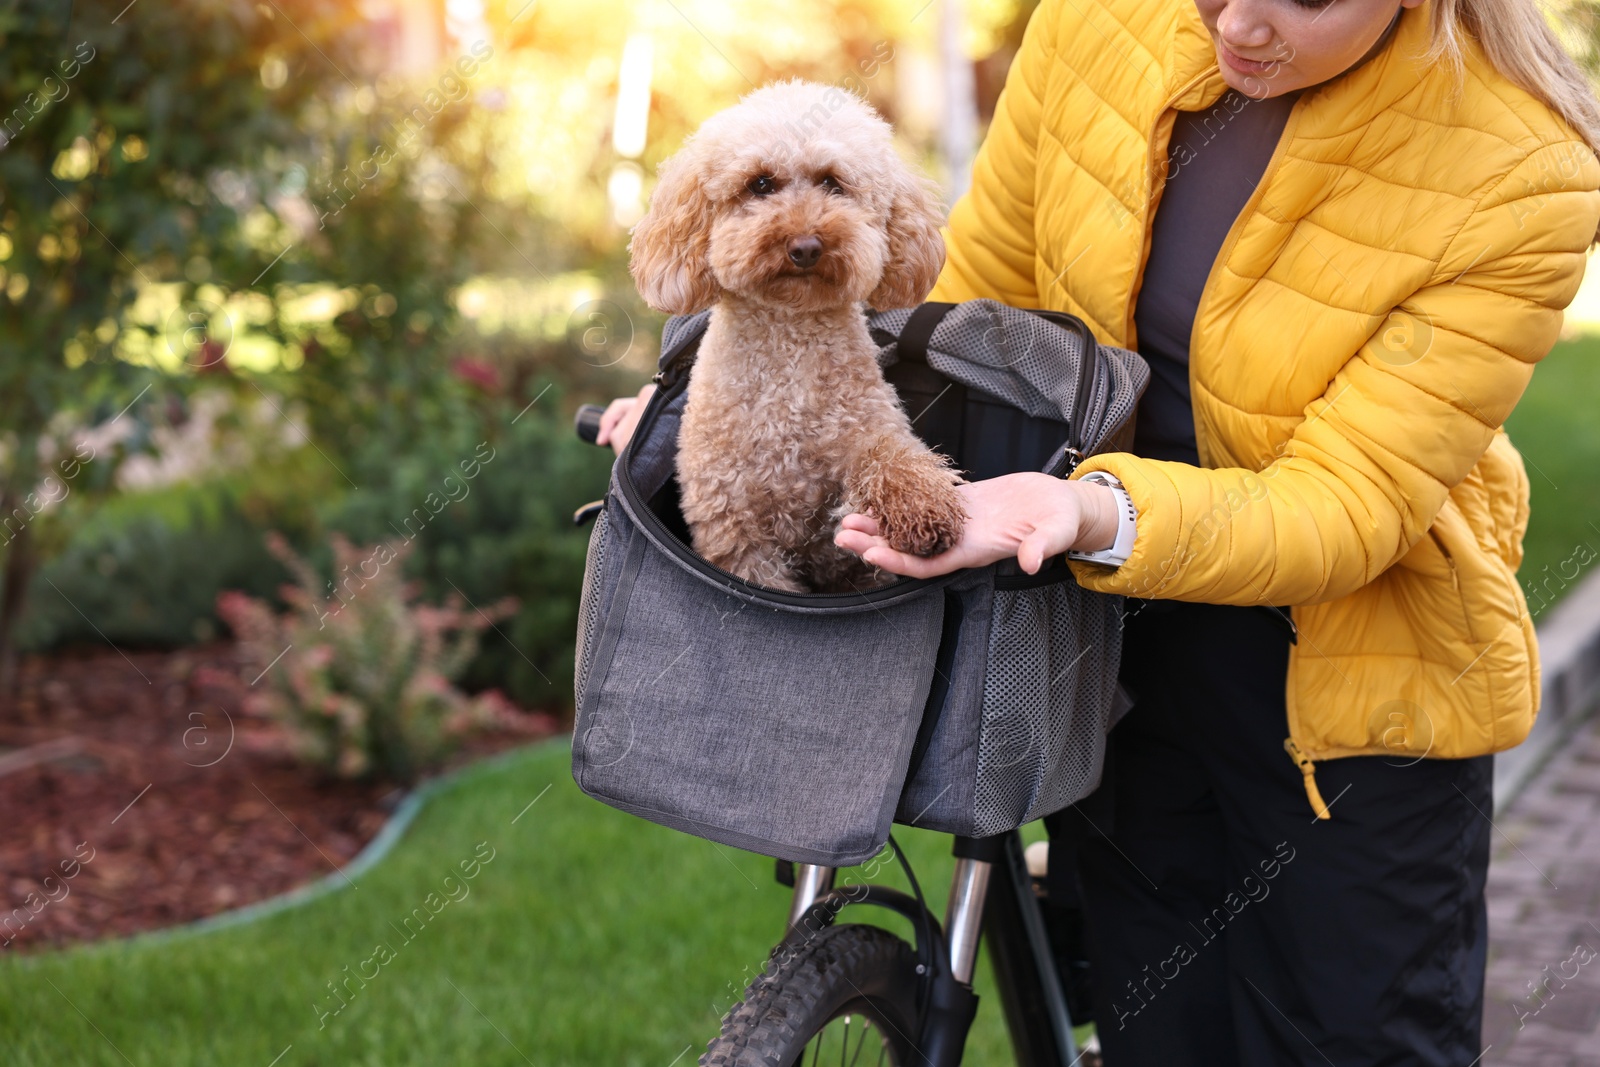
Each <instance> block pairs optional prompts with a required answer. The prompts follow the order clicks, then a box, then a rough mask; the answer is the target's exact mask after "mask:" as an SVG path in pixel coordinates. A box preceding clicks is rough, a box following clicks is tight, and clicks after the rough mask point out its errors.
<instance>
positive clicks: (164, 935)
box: [14, 734, 570, 966]
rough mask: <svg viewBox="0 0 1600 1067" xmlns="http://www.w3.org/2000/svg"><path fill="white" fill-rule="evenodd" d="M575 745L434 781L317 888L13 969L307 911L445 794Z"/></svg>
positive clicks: (550, 741)
mask: <svg viewBox="0 0 1600 1067" xmlns="http://www.w3.org/2000/svg"><path fill="white" fill-rule="evenodd" d="M569 741H570V739H569V738H568V737H567V736H566V735H565V734H557V735H556V736H554V737H550V738H546V739H545V740H543V741H536V742H534V743H532V744H528V745H521V746H519V747H517V748H513V749H510V750H508V751H505V752H501V753H497V754H496V755H493V756H490V757H489V758H487V759H482V760H478V761H475V762H473V763H469V764H467V765H466V766H464V767H457V768H456V769H455V770H453V771H450V772H449V773H447V774H441V775H440V776H439V777H437V778H430V779H429V780H427V781H426V782H423V783H422V784H421V785H420V786H418V787H417V788H415V789H413V790H412V791H411V792H409V793H407V794H406V795H405V797H404V798H402V799H401V801H400V803H399V804H398V805H396V806H395V810H394V814H392V815H390V816H389V818H388V821H386V822H385V823H384V824H383V827H382V829H380V830H379V831H378V832H377V834H376V835H374V836H373V838H372V840H371V841H368V842H367V843H366V845H365V846H364V847H363V848H362V849H361V851H360V852H358V853H356V855H355V858H354V859H352V860H351V861H350V862H349V863H347V864H345V865H344V866H343V867H340V868H339V869H338V870H335V871H331V872H329V873H328V874H325V875H323V876H322V877H321V878H319V879H317V880H316V881H314V882H307V883H306V884H305V885H302V886H297V887H295V888H294V889H291V890H289V891H287V892H284V893H279V894H278V895H277V896H273V897H267V898H266V899H265V900H258V901H256V902H255V903H253V904H246V905H244V906H243V907H239V908H232V909H230V910H228V911H222V912H218V913H217V914H215V915H208V916H206V917H205V918H204V919H196V920H195V921H193V922H188V923H181V924H179V925H177V926H168V927H164V928H162V929H159V930H144V931H141V932H139V933H137V934H130V935H128V936H127V937H115V938H106V939H104V940H102V941H91V942H88V943H86V944H81V945H73V946H69V947H67V948H65V949H63V950H61V951H59V952H41V953H31V954H29V955H26V956H19V957H17V958H16V959H15V960H14V965H24V966H25V965H27V964H28V963H33V962H37V961H39V960H46V959H56V958H59V957H61V956H63V955H65V954H67V953H77V952H96V951H106V950H120V949H125V948H135V947H144V946H147V945H156V944H163V943H166V942H170V941H180V940H184V939H186V938H190V937H195V936H198V935H201V934H209V933H213V932H215V931H218V930H229V929H232V928H234V927H236V926H244V925H247V924H249V923H253V922H259V921H260V920H262V919H265V918H267V917H268V916H269V915H276V914H278V913H279V912H281V911H288V910H290V909H291V908H298V907H302V906H304V905H306V904H309V903H311V902H312V901H314V900H320V899H321V898H322V897H325V896H328V895H330V894H332V893H335V892H338V891H340V890H342V889H345V888H347V887H349V886H350V885H352V884H354V881H355V879H356V878H358V877H359V876H361V875H363V874H365V873H367V872H368V871H370V870H371V869H372V868H373V867H375V866H377V865H378V863H379V862H380V861H382V860H383V858H384V857H385V856H387V855H388V854H389V852H390V850H392V849H393V848H394V846H395V845H396V844H397V843H398V842H399V841H400V839H401V838H402V837H404V836H405V833H406V830H408V829H410V827H411V824H412V822H413V821H414V820H415V819H416V817H417V815H418V814H419V813H420V812H421V811H422V809H423V807H424V806H426V804H427V802H428V801H429V800H430V799H431V798H433V797H435V796H437V795H439V794H441V793H447V792H450V791H451V790H453V789H455V788H456V787H457V786H460V785H462V784H464V783H465V782H467V781H469V780H471V779H473V778H476V777H478V776H479V775H482V774H489V773H492V772H494V771H497V770H500V769H501V768H502V767H504V766H506V765H507V764H511V763H515V762H517V761H519V760H523V759H528V758H530V757H532V755H533V754H534V753H535V752H537V751H538V750H540V749H543V748H547V747H549V746H552V745H566V744H568V743H569Z"/></svg>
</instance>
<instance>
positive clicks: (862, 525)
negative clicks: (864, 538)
mask: <svg viewBox="0 0 1600 1067" xmlns="http://www.w3.org/2000/svg"><path fill="white" fill-rule="evenodd" d="M839 529H841V530H859V531H861V532H862V533H864V534H867V535H868V536H871V537H876V536H877V534H878V520H877V519H875V518H873V517H872V516H871V515H862V514H861V513H859V512H856V513H853V514H850V515H846V516H845V517H844V518H842V519H840V520H839Z"/></svg>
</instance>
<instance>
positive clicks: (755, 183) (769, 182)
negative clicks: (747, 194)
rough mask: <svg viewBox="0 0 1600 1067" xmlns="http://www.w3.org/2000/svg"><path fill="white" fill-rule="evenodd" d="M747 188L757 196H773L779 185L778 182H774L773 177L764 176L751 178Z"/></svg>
mask: <svg viewBox="0 0 1600 1067" xmlns="http://www.w3.org/2000/svg"><path fill="white" fill-rule="evenodd" d="M745 188H746V189H749V190H750V191H751V192H752V193H755V194H756V195H757V196H771V195H772V194H773V193H775V192H777V191H778V183H777V181H776V180H774V178H773V177H772V175H770V174H762V175H758V176H757V177H754V178H751V179H750V181H749V182H748V183H746V185H745Z"/></svg>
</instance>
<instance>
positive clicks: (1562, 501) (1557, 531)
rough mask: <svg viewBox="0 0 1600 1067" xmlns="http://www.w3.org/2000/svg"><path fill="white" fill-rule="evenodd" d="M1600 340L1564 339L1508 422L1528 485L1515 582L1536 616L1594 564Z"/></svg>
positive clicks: (1598, 539) (1599, 494)
mask: <svg viewBox="0 0 1600 1067" xmlns="http://www.w3.org/2000/svg"><path fill="white" fill-rule="evenodd" d="M1597 413H1600V336H1595V335H1589V336H1584V337H1580V338H1577V339H1574V340H1570V341H1563V342H1561V343H1560V344H1558V345H1557V346H1556V347H1555V350H1554V351H1553V352H1551V353H1550V355H1549V357H1548V358H1546V359H1545V361H1544V362H1543V363H1541V364H1539V366H1538V368H1537V369H1536V370H1535V371H1534V374H1533V382H1532V384H1531V385H1529V387H1528V391H1527V393H1526V394H1524V395H1523V398H1522V401H1521V403H1519V404H1518V405H1517V409H1516V411H1514V412H1513V413H1512V415H1511V418H1510V420H1509V421H1508V423H1507V425H1506V429H1507V432H1508V433H1509V434H1510V435H1511V440H1512V441H1513V442H1514V443H1515V444H1516V446H1517V448H1519V449H1520V450H1521V451H1522V455H1523V458H1524V460H1525V461H1526V463H1527V467H1528V479H1529V482H1530V483H1531V490H1530V491H1531V494H1532V507H1533V513H1532V517H1531V518H1530V519H1529V521H1528V535H1527V540H1526V550H1527V555H1526V557H1525V558H1524V560H1523V563H1522V569H1521V570H1520V571H1519V572H1518V575H1517V577H1518V580H1519V581H1521V583H1522V586H1523V589H1524V590H1525V591H1526V592H1527V595H1528V602H1529V607H1530V609H1531V610H1532V611H1533V614H1534V616H1535V617H1536V618H1537V617H1538V616H1539V615H1541V614H1543V613H1544V611H1545V610H1546V609H1547V608H1548V607H1549V606H1550V605H1552V604H1554V603H1556V602H1557V601H1558V600H1559V599H1560V598H1561V595H1562V594H1564V593H1566V592H1567V591H1569V590H1570V589H1571V587H1572V586H1573V585H1574V584H1576V582H1577V581H1579V580H1581V577H1582V575H1583V573H1584V572H1585V569H1586V566H1587V563H1586V561H1594V560H1596V559H1600V417H1597Z"/></svg>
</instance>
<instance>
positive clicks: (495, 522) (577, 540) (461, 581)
mask: <svg viewBox="0 0 1600 1067" xmlns="http://www.w3.org/2000/svg"><path fill="white" fill-rule="evenodd" d="M535 392H536V393H537V391H535ZM513 420H514V421H513ZM610 461H611V453H610V452H609V451H608V450H602V449H597V448H594V447H592V446H590V445H585V444H583V443H582V442H580V441H578V439H577V438H576V437H575V436H574V435H573V433H572V425H571V420H570V416H569V415H568V414H567V406H566V405H564V403H563V401H562V399H561V396H560V393H559V391H558V390H557V389H555V388H552V389H550V390H549V391H548V392H547V393H545V394H544V395H543V396H542V397H540V398H539V399H538V400H537V401H536V402H535V403H534V404H533V406H532V407H530V408H527V409H526V411H525V412H522V413H521V414H520V415H519V413H518V409H517V408H516V407H514V406H512V405H510V404H506V405H504V406H498V405H496V406H494V407H493V408H491V409H489V410H488V411H487V412H486V413H485V417H483V418H482V419H481V420H479V421H476V422H473V423H469V424H466V425H458V426H456V427H455V428H454V429H453V430H452V432H450V433H441V434H438V435H435V436H431V437H428V438H426V439H424V440H422V441H418V442H414V443H413V444H412V446H411V448H410V449H409V450H408V451H407V452H406V453H404V454H401V455H397V456H391V457H384V456H382V455H379V454H377V453H376V452H369V453H368V454H367V455H365V456H364V457H362V459H361V461H360V462H359V463H357V464H356V465H355V466H356V468H357V470H359V471H360V472H361V473H356V474H352V477H353V478H354V479H355V481H356V482H357V484H358V485H360V486H361V489H360V491H358V492H353V493H350V494H348V495H347V496H345V497H344V498H342V500H341V501H340V503H339V506H338V507H337V508H336V509H334V510H333V511H332V512H331V513H330V514H329V515H328V516H327V525H328V526H329V527H330V528H331V529H336V530H339V531H341V532H343V533H345V534H347V535H348V536H350V537H351V538H353V539H355V540H358V541H371V540H377V539H380V538H385V537H388V538H394V537H400V538H403V539H408V541H409V543H410V544H411V545H412V546H413V548H414V551H413V553H412V555H411V558H410V561H409V570H408V573H410V574H411V575H413V576H414V577H416V578H419V579H421V581H422V582H423V584H424V588H425V590H426V591H427V595H428V596H429V597H430V598H435V599H437V598H442V597H445V596H448V595H450V594H452V593H459V594H461V595H463V596H465V597H466V598H467V600H468V602H469V603H473V604H485V603H488V602H491V601H494V600H496V599H498V598H500V597H502V596H513V597H516V598H517V600H518V601H519V602H520V603H521V607H520V608H519V609H518V611H517V613H516V615H515V616H514V617H512V618H511V619H509V620H508V621H507V622H505V623H504V624H502V625H500V626H499V627H497V628H496V629H494V630H492V631H490V632H488V633H486V634H485V635H484V637H483V644H482V649H481V651H480V652H479V654H478V657H477V658H476V659H475V660H474V661H473V663H472V664H471V666H470V667H469V668H468V670H467V672H466V674H465V675H464V676H463V682H464V684H465V685H467V686H468V687H469V688H479V687H487V686H498V687H501V688H503V689H505V690H506V692H507V693H508V694H509V695H510V696H511V697H512V699H514V700H515V701H516V702H517V703H519V704H522V705H524V706H531V707H556V708H567V707H569V706H570V704H571V700H572V670H573V651H574V636H575V633H576V629H577V608H578V589H579V585H580V584H581V582H582V578H583V558H584V552H585V549H586V547H587V545H588V533H589V531H588V529H587V528H583V529H578V528H576V527H574V525H573V522H572V514H573V511H574V510H575V509H576V508H578V507H580V506H581V505H583V504H585V503H587V502H588V501H591V500H594V499H595V498H597V497H599V496H601V495H602V494H603V493H604V492H605V487H606V479H607V476H608V472H609V470H610V465H611V463H610Z"/></svg>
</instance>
